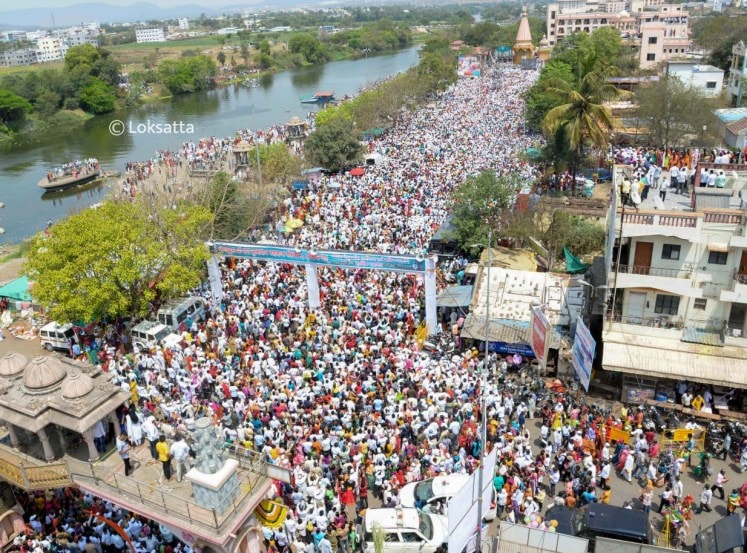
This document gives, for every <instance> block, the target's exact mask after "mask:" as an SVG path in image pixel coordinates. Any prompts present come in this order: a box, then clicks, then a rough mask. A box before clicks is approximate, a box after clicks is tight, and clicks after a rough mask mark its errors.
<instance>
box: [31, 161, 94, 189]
mask: <svg viewBox="0 0 747 553" xmlns="http://www.w3.org/2000/svg"><path fill="white" fill-rule="evenodd" d="M101 177H102V172H101V168H100V167H99V165H98V164H96V165H95V166H94V167H89V166H88V165H83V166H82V167H80V168H72V169H68V170H66V171H65V172H64V173H62V174H61V175H58V174H57V172H55V171H50V172H49V173H47V176H46V177H45V178H43V179H41V180H40V181H39V183H38V185H39V187H40V188H42V189H44V191H45V192H56V191H59V190H66V189H68V188H74V187H76V186H80V185H81V184H85V183H87V182H91V181H94V180H96V179H98V178H101Z"/></svg>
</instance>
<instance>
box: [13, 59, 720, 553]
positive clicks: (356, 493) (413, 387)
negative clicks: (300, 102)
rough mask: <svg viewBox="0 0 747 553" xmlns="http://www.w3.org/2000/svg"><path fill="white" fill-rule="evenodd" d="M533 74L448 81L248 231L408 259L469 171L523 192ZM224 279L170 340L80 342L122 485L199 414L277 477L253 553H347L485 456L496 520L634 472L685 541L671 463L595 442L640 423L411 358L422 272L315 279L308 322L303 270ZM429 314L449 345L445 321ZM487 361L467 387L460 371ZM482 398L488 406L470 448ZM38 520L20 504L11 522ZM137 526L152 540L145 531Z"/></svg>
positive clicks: (504, 363) (511, 377)
mask: <svg viewBox="0 0 747 553" xmlns="http://www.w3.org/2000/svg"><path fill="white" fill-rule="evenodd" d="M535 77H536V73H535V72H533V71H522V70H520V69H515V68H505V67H502V68H499V69H494V70H491V71H488V72H487V73H486V74H485V75H484V76H483V77H481V78H479V79H464V80H460V81H459V82H458V83H457V84H455V85H453V86H452V87H451V88H450V89H449V90H447V91H446V92H445V93H444V94H443V95H441V97H440V98H439V99H438V101H437V102H435V104H433V105H431V106H428V107H426V108H422V109H420V110H418V111H415V112H412V113H409V114H408V115H406V116H405V117H404V118H403V119H402V120H401V121H400V122H399V124H398V125H397V126H396V127H395V128H393V129H391V130H390V131H389V132H388V133H387V134H386V135H385V136H383V137H382V138H380V139H377V140H375V141H374V142H373V143H372V144H371V150H372V151H377V152H379V153H381V154H382V156H383V158H382V159H381V161H380V162H378V163H376V165H375V166H373V167H370V168H368V169H367V171H366V172H365V174H364V175H363V176H359V177H353V176H351V175H349V174H343V175H337V176H335V177H334V181H335V186H334V187H332V186H329V185H330V184H331V182H332V181H331V177H323V178H322V179H321V180H320V181H319V182H317V183H315V184H314V185H313V186H311V187H310V189H308V190H300V191H296V192H294V194H293V196H292V197H290V198H288V199H287V200H286V201H285V202H284V203H283V206H282V209H281V210H280V212H279V215H278V217H279V220H278V226H277V229H278V230H279V229H280V228H282V227H283V226H284V225H283V224H284V222H285V221H287V220H288V219H290V218H293V219H298V220H300V221H302V222H303V223H304V224H303V226H302V227H301V228H300V229H298V230H296V231H295V232H293V233H291V234H284V233H280V232H276V233H272V235H268V236H263V237H262V238H264V239H266V240H273V241H280V242H282V243H285V244H290V245H295V246H299V247H304V248H339V249H346V250H365V251H377V252H387V253H407V254H414V255H420V254H422V253H424V252H425V250H426V248H427V245H428V242H429V240H430V238H431V236H432V234H433V232H434V230H435V229H436V228H438V227H439V225H441V224H442V223H443V222H444V221H445V219H446V217H447V213H448V210H449V195H450V193H451V192H452V191H453V190H454V189H455V187H457V186H459V185H460V184H461V183H462V182H463V181H464V180H465V179H466V178H467V177H468V176H469V175H471V174H474V173H476V172H479V171H481V170H484V169H491V170H495V171H496V172H497V173H499V174H504V173H505V174H509V173H510V174H513V175H519V176H521V178H522V179H523V180H525V181H526V182H531V181H532V180H533V178H534V176H535V174H534V169H533V168H532V166H531V165H530V164H528V163H526V162H525V161H522V159H523V157H522V156H520V155H519V154H520V153H521V152H523V151H525V150H526V148H527V147H528V146H529V145H530V138H529V137H528V136H526V135H525V134H524V133H523V132H522V131H521V129H522V107H523V106H522V100H521V95H522V92H523V91H524V90H526V88H527V87H528V86H530V85H531V84H532V82H533V80H534V78H535ZM281 134H282V133H281V132H278V135H277V136H276V137H275V138H277V139H280V135H281ZM268 136H269V135H268ZM273 136H275V135H272V136H270V137H269V138H268V139H269V140H273V139H275V138H273ZM229 148H230V143H226V142H224V141H220V140H217V141H215V140H208V141H202V142H200V143H199V144H194V145H185V146H183V147H182V148H181V149H180V151H179V152H175V153H173V154H168V155H164V157H163V159H173V160H176V161H175V163H180V162H181V160H185V161H186V162H189V163H191V161H189V160H190V156H194V155H196V152H197V151H198V150H200V151H202V152H203V153H202V154H201V155H202V156H203V159H204V158H205V156H207V159H210V156H211V155H215V156H219V155H221V154H220V153H219V152H223V153H224V154H225V152H227V151H228V149H229ZM211 152H213V153H211ZM618 155H620V156H623V157H624V156H627V155H628V154H627V153H626V152H622V151H621V152H620V153H619V154H618ZM631 155H634V156H636V159H635V160H634V161H633V164H637V163H639V162H640V163H642V162H641V161H640V159H638V157H641V154H640V153H639V152H635V153H633V154H631ZM157 165H158V163H156V164H155V165H152V166H151V167H155V166H157ZM148 170H149V171H150V170H152V168H151V169H148ZM338 185H339V186H338ZM221 272H222V297H221V298H220V299H219V298H215V297H213V296H212V294H211V292H210V287H209V286H208V285H207V284H206V285H205V286H204V287H203V289H202V290H201V291H200V293H201V294H202V295H203V297H204V298H205V305H206V313H207V316H206V318H205V320H192V319H188V320H187V322H186V325H185V327H184V328H183V329H181V338H182V339H181V342H180V343H179V344H176V345H172V346H170V347H166V346H158V347H153V348H151V349H147V350H142V351H135V352H134V354H129V353H127V337H126V334H125V331H124V329H122V328H117V327H113V326H110V327H108V328H106V329H105V330H104V331H103V332H101V336H100V337H99V338H93V337H91V338H90V341H89V342H88V344H86V347H87V348H88V350H92V351H95V352H97V353H96V354H95V355H93V356H92V357H93V358H95V359H98V360H99V361H100V362H102V363H103V364H104V367H105V369H106V370H108V371H109V372H111V373H112V374H113V378H114V381H115V383H117V384H119V385H121V386H122V387H123V388H124V389H125V390H127V391H130V392H131V394H132V402H131V404H130V405H129V406H128V407H127V408H125V409H123V410H122V412H121V419H120V422H121V426H120V428H117V429H116V433H117V435H118V438H117V440H116V447H117V450H118V452H119V453H120V455H121V456H122V459H123V461H124V463H123V464H124V470H125V471H126V472H127V473H130V474H131V473H132V467H131V466H130V464H129V455H130V452H131V451H132V450H133V449H137V448H143V450H144V451H148V450H149V451H150V455H152V456H153V457H154V458H157V459H159V460H160V461H162V462H163V467H164V468H163V478H164V479H165V480H169V479H171V478H177V479H180V478H181V477H182V476H183V472H184V470H186V469H187V468H189V466H190V457H189V447H188V446H185V445H184V444H185V440H184V438H185V437H188V436H189V434H190V431H191V430H192V429H193V428H194V422H195V420H196V419H197V418H199V417H204V416H208V417H211V418H212V419H213V420H214V421H215V424H216V425H217V426H218V428H219V431H220V432H221V433H222V436H223V438H224V440H225V441H226V442H227V443H229V444H233V445H234V446H238V447H246V448H248V449H252V450H256V451H258V452H260V453H261V454H262V455H263V456H264V457H265V458H266V459H268V460H269V461H270V462H273V463H277V464H280V465H283V466H286V467H288V468H290V469H291V470H292V471H293V473H294V482H295V486H293V487H291V486H290V485H286V484H282V483H276V485H275V487H274V494H275V496H276V497H277V498H278V500H281V501H283V502H284V504H285V505H286V506H287V507H288V516H287V518H286V519H285V522H284V524H283V525H282V526H281V527H279V528H264V532H265V538H266V540H265V547H266V550H267V551H268V552H286V551H294V552H295V553H298V552H301V551H303V552H306V553H316V552H320V553H331V552H332V551H335V552H339V553H344V552H351V551H354V550H356V548H357V547H358V546H359V545H360V540H361V536H360V535H359V531H358V529H357V526H356V525H357V523H359V522H360V520H361V515H362V514H363V513H364V512H365V509H367V508H368V507H369V500H370V499H371V498H375V499H376V504H381V505H384V506H395V505H398V504H399V502H400V497H399V493H398V492H399V490H400V489H401V488H402V486H404V485H406V484H407V483H410V482H414V481H418V480H422V479H423V478H427V477H432V476H437V475H448V474H452V473H463V474H469V473H472V472H473V471H474V470H475V468H476V467H477V465H478V459H479V458H480V457H481V455H482V454H483V452H484V451H492V450H493V449H494V448H497V449H498V459H499V460H498V464H497V467H498V468H497V471H496V475H495V479H494V484H495V498H494V503H495V506H496V510H497V513H498V515H499V516H500V517H505V518H507V519H508V520H511V521H516V522H522V523H526V524H529V525H530V526H535V527H539V528H545V529H548V530H550V529H552V528H554V525H553V524H552V523H551V521H547V520H544V514H543V511H544V510H545V509H546V508H547V507H549V506H552V505H566V506H570V507H576V506H580V505H583V504H585V503H589V502H595V501H601V502H605V503H607V502H609V501H610V498H611V491H610V489H609V488H610V486H609V480H610V478H611V476H612V473H613V472H614V471H619V473H620V475H621V477H622V478H624V479H626V480H628V481H632V480H633V479H634V478H637V477H640V478H641V483H642V484H643V487H642V491H641V493H640V496H639V501H638V503H636V508H643V509H644V510H646V509H648V508H649V507H650V505H651V498H652V494H653V490H654V489H655V488H656V487H662V488H663V489H664V490H665V491H664V492H663V496H665V497H666V501H667V503H666V504H665V503H664V500H662V509H669V511H670V512H671V513H672V517H673V518H675V517H679V519H681V520H682V521H683V523H682V524H681V525H680V526H679V527H678V528H687V525H686V524H685V522H686V521H687V520H688V517H692V514H693V509H692V504H693V495H692V494H694V493H695V490H688V492H689V493H685V492H684V490H683V489H682V487H681V482H680V480H679V471H681V470H682V468H683V467H682V463H681V462H680V461H679V459H681V458H685V456H686V451H684V450H683V451H677V452H673V451H666V452H664V453H662V452H661V449H660V448H659V446H658V444H657V442H656V435H655V433H652V432H644V431H643V430H641V431H636V432H634V436H635V438H634V440H632V441H631V443H630V445H624V444H622V443H616V442H615V441H614V440H612V439H611V438H610V433H611V429H616V430H624V429H625V428H630V429H635V428H637V427H638V426H639V423H640V425H641V426H642V423H643V421H642V420H640V421H639V420H638V418H639V417H641V418H642V415H640V414H639V413H636V412H630V413H627V412H622V413H612V412H610V411H609V410H605V409H603V408H601V407H597V406H593V405H586V404H582V403H581V404H580V403H577V402H576V401H575V400H574V396H573V395H572V394H569V393H566V390H565V389H564V388H562V385H561V384H560V383H557V384H556V385H555V386H554V387H553V388H552V389H549V390H548V389H547V388H546V386H545V383H544V381H543V380H541V379H539V378H536V375H533V374H532V372H531V369H530V368H529V365H528V364H527V363H526V360H524V359H518V361H517V360H515V359H514V357H513V356H511V358H510V359H509V358H504V357H503V356H501V355H497V354H492V355H491V356H489V357H488V359H487V360H485V359H484V356H483V355H482V354H481V353H480V352H479V351H478V350H477V349H472V348H458V349H456V350H454V352H453V354H450V355H443V356H435V355H432V354H431V353H428V352H427V351H424V350H423V348H422V342H421V341H420V340H419V339H418V333H417V330H418V328H419V327H420V325H421V323H422V321H423V319H424V313H423V282H422V280H421V279H420V277H418V276H414V275H399V274H395V273H386V272H376V271H352V270H351V271H347V270H342V269H334V268H326V269H320V270H319V287H320V292H321V294H320V295H321V303H322V305H321V307H320V308H318V309H310V308H309V307H308V302H307V299H308V289H307V281H306V277H305V274H304V272H303V267H301V268H299V267H295V266H291V265H287V264H273V263H264V262H254V261H250V260H242V259H232V258H229V259H226V260H225V261H224V262H223V263H222V264H221ZM443 315H444V316H443V317H441V320H442V322H443V323H444V330H448V332H447V334H449V335H450V334H452V326H451V325H452V324H456V325H457V326H458V322H457V321H459V320H462V319H461V317H454V318H452V319H449V318H448V317H446V316H445V314H443ZM447 321H448V322H447ZM456 334H458V328H457V332H456ZM486 365H487V374H488V375H489V376H488V378H486V379H485V381H484V382H483V381H480V380H479V379H478V376H477V375H478V374H479V373H480V369H481V368H482V367H485V366H486ZM509 365H510V366H509ZM510 368H511V369H512V370H511V371H509V369H510ZM480 396H482V397H484V398H486V399H485V400H486V403H487V408H486V413H487V420H486V421H485V423H486V427H487V442H486V443H482V441H481V437H480V431H479V428H480V424H481V422H482V421H481V420H480V414H479V411H480V409H479V399H480ZM528 421H532V424H528ZM539 421H541V427H540V431H539V435H537V432H536V430H535V428H536V426H535V424H536V423H538V422H539ZM538 426H540V425H538ZM101 432H102V433H103V434H105V431H104V429H102V431H101ZM103 434H99V436H100V437H103ZM164 436H168V439H166V438H164ZM538 439H539V443H540V444H541V446H540V447H539V449H538V447H537V440H538ZM186 441H187V442H188V440H186ZM178 444H181V445H178ZM175 446H176V447H175ZM185 447H186V448H185ZM172 461H173V462H177V461H178V462H177V463H176V464H177V467H176V468H177V471H176V472H177V473H176V474H173V473H172ZM134 473H135V474H134V475H135V476H137V468H135V470H134ZM718 474H721V473H718ZM706 478H710V477H708V476H706ZM714 478H715V480H714V481H713V487H714V489H715V490H716V491H718V489H719V488H720V489H723V486H724V484H725V482H724V479H723V478H722V479H721V481H720V482H719V477H718V476H715V477H714ZM678 483H679V484H678ZM709 484H710V482H709ZM704 489H705V488H704ZM708 489H709V490H710V486H708ZM699 499H701V502H702V498H700V497H699ZM710 501H711V500H710V499H708V501H706V502H705V505H704V506H703V508H705V507H708V504H710ZM42 503H43V501H42ZM633 503H635V502H631V504H630V506H631V507H632V506H633ZM37 506H38V504H37ZM102 508H103V509H106V510H110V511H115V510H116V509H115V508H114V507H113V506H110V505H106V506H104V507H102ZM662 509H660V510H662ZM54 510H56V509H52V511H54ZM62 511H63V512H65V513H67V510H66V509H62ZM48 512H49V509H46V506H45V508H44V509H41V508H40V509H37V510H34V509H30V510H28V511H27V517H28V516H29V515H37V516H39V517H41V516H45V517H47V514H48ZM71 516H72V519H73V520H72V521H69V522H67V524H68V525H73V527H74V526H75V525H76V524H79V523H80V524H81V525H82V530H81V531H80V532H74V533H73V534H74V535H75V536H79V535H80V534H83V535H91V536H93V534H97V533H98V532H97V530H96V528H97V526H96V524H97V523H96V521H95V520H89V521H88V522H87V523H86V524H83V523H82V522H81V521H82V520H83V518H82V515H81V516H77V517H76V516H75V515H74V514H73V515H71ZM114 516H115V518H116V516H117V515H116V514H115V515H114ZM119 516H120V518H121V516H126V515H122V514H121V513H120V515H119ZM679 519H678V520H679ZM127 523H128V524H129V522H127ZM45 524H52V522H51V521H50V522H49V523H47V522H46V521H45ZM144 527H149V528H150V531H149V532H150V535H151V536H154V535H157V534H158V532H159V530H158V529H157V528H156V527H153V526H152V525H148V524H147V523H146V524H144ZM45 529H46V527H45ZM56 529H57V527H55V530H56ZM73 529H75V528H73ZM91 530H93V534H92V533H91ZM160 532H161V537H163V529H160ZM68 533H69V532H68ZM43 534H44V532H42V535H43ZM94 537H95V536H94ZM102 549H103V547H102ZM29 550H33V549H29ZM97 550H98V549H97ZM103 550H104V551H106V549H103ZM148 550H149V549H143V551H148ZM174 550H175V551H176V550H178V549H174ZM183 550H184V551H187V549H183Z"/></svg>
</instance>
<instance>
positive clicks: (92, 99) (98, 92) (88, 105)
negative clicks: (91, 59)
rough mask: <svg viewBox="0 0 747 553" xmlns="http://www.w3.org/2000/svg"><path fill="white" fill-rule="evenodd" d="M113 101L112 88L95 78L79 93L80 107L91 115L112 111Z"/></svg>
mask: <svg viewBox="0 0 747 553" xmlns="http://www.w3.org/2000/svg"><path fill="white" fill-rule="evenodd" d="M115 100H116V98H115V96H114V92H113V91H112V88H111V87H110V86H109V85H108V84H106V83H105V82H104V81H102V80H101V79H98V78H96V77H92V78H91V80H90V81H89V82H88V84H87V85H86V86H85V87H83V90H81V91H80V105H81V107H82V108H83V109H84V110H86V111H90V112H91V113H96V114H99V113H107V112H110V111H114V101H115Z"/></svg>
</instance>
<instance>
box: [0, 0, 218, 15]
mask: <svg viewBox="0 0 747 553" xmlns="http://www.w3.org/2000/svg"><path fill="white" fill-rule="evenodd" d="M144 1H146V2H148V1H150V2H152V3H153V4H157V5H159V6H161V7H163V8H172V7H174V6H180V5H184V4H213V3H214V2H209V1H208V2H202V1H201V0H197V1H194V2H193V1H192V0H144ZM87 2H97V3H98V2H101V3H105V4H112V5H114V6H130V5H132V4H136V3H138V0H0V13H3V12H12V11H14V10H19V9H28V8H50V9H54V8H61V7H64V6H73V5H75V4H83V3H87Z"/></svg>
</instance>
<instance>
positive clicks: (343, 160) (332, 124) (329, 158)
mask: <svg viewBox="0 0 747 553" xmlns="http://www.w3.org/2000/svg"><path fill="white" fill-rule="evenodd" d="M362 139H363V135H362V134H361V132H360V131H359V130H356V128H355V126H354V124H353V122H352V121H350V120H348V119H346V118H343V117H335V118H333V119H331V120H330V121H329V122H328V123H327V124H325V125H324V126H322V127H320V128H318V129H317V130H316V131H314V132H313V133H311V135H310V136H309V137H308V138H307V139H306V142H305V144H304V151H305V155H306V159H307V160H308V162H309V163H311V164H312V165H319V166H321V167H324V168H325V169H328V170H330V171H335V172H337V171H342V170H343V169H345V168H347V167H350V166H352V165H355V164H356V163H358V162H360V160H361V159H362V157H363V148H362V147H361V144H360V141H361V140H362Z"/></svg>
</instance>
